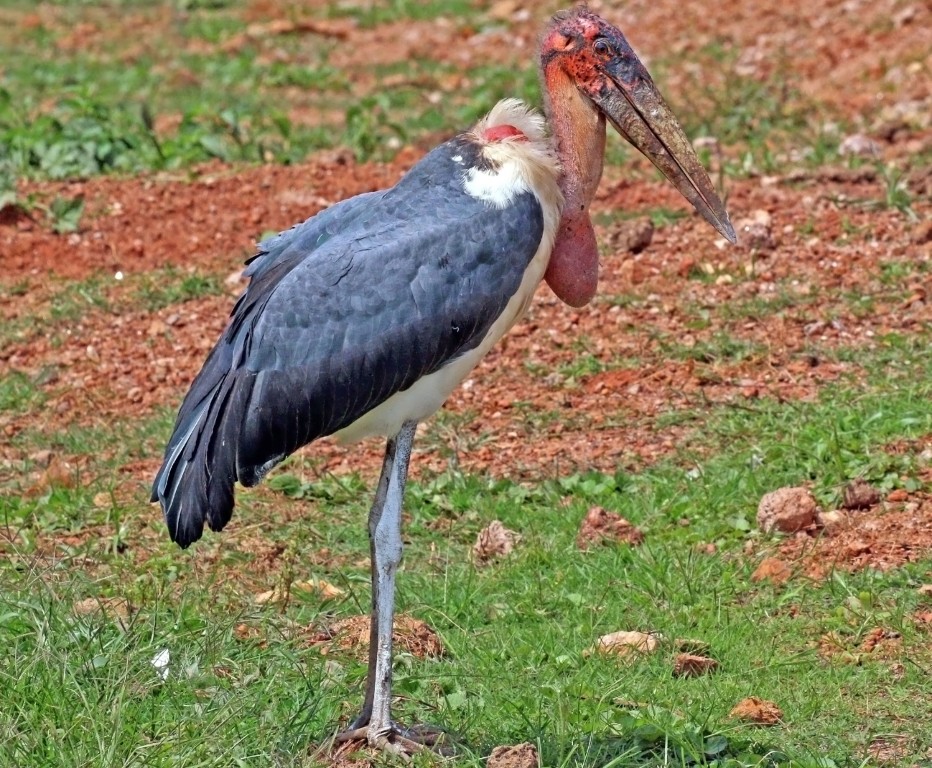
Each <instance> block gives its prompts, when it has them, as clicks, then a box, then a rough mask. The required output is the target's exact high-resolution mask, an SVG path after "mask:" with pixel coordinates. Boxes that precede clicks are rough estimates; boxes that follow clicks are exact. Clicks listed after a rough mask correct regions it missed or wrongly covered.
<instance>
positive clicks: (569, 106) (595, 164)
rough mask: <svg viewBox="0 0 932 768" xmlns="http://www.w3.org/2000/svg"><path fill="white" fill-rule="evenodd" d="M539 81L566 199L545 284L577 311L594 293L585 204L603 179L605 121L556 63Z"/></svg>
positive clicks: (594, 253)
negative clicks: (561, 172)
mask: <svg viewBox="0 0 932 768" xmlns="http://www.w3.org/2000/svg"><path fill="white" fill-rule="evenodd" d="M542 80H543V85H544V93H545V98H546V107H547V115H548V117H549V119H550V125H551V130H552V131H553V137H554V141H555V142H556V146H557V154H558V156H559V158H560V163H561V165H562V167H563V175H562V177H561V179H560V188H561V190H562V192H563V196H564V198H565V200H566V202H565V205H564V207H563V217H562V219H561V221H560V228H559V230H558V231H557V238H556V243H555V244H554V249H553V253H552V255H551V257H550V265H549V266H548V268H547V274H546V280H547V283H548V284H549V285H550V287H551V288H552V289H553V292H554V293H556V294H557V296H559V297H560V298H561V299H562V300H563V301H565V302H566V303H567V304H571V305H572V306H574V307H579V306H582V305H583V304H586V303H588V302H589V300H590V299H591V298H592V296H593V295H594V294H595V290H596V286H597V283H598V276H599V254H598V247H597V245H596V242H595V232H594V230H593V229H592V221H591V219H590V218H589V204H590V203H591V202H592V198H593V197H594V196H595V192H596V189H597V188H598V186H599V180H600V179H601V178H602V159H603V157H604V155H605V117H604V116H603V115H602V113H601V112H599V111H598V110H597V109H596V108H595V107H594V106H593V104H592V102H590V101H589V100H588V99H587V98H586V97H585V96H583V95H582V94H581V93H580V92H579V90H578V89H577V88H576V86H575V84H574V83H573V82H572V80H571V79H570V78H569V76H568V75H567V74H566V73H565V72H564V71H563V69H562V68H561V67H560V65H559V64H558V63H556V61H555V60H551V62H550V63H549V64H546V65H545V66H544V70H543V72H542Z"/></svg>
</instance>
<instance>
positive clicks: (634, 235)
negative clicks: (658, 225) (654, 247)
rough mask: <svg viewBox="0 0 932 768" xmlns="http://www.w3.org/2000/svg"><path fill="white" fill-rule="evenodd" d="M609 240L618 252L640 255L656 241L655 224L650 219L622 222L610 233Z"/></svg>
mask: <svg viewBox="0 0 932 768" xmlns="http://www.w3.org/2000/svg"><path fill="white" fill-rule="evenodd" d="M607 239H608V242H609V245H611V246H612V248H614V249H615V250H616V251H628V252H629V253H640V252H641V251H643V250H644V249H645V248H647V246H649V245H650V243H651V240H653V239H654V223H653V222H652V221H651V220H650V219H648V218H643V219H634V220H632V221H620V222H618V223H617V224H616V225H615V226H614V227H612V229H611V230H610V231H609V233H608V238H607Z"/></svg>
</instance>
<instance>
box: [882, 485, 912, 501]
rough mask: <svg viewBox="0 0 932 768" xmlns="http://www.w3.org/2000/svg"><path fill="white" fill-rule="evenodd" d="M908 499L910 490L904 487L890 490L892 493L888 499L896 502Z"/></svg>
mask: <svg viewBox="0 0 932 768" xmlns="http://www.w3.org/2000/svg"><path fill="white" fill-rule="evenodd" d="M908 500H909V492H908V491H905V490H904V489H902V488H897V489H896V490H895V491H890V493H888V494H887V501H890V502H893V503H894V504H895V503H897V502H900V501H908Z"/></svg>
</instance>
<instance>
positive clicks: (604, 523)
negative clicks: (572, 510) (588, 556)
mask: <svg viewBox="0 0 932 768" xmlns="http://www.w3.org/2000/svg"><path fill="white" fill-rule="evenodd" d="M619 541H620V542H624V543H627V544H633V545H637V544H640V543H641V542H643V541H644V533H643V532H642V531H641V530H640V529H639V528H637V527H635V526H634V525H632V524H631V523H629V522H628V521H627V520H625V519H624V518H623V517H621V515H618V514H615V513H614V512H609V511H608V510H606V509H603V508H602V507H592V508H591V509H590V510H589V512H588V513H587V514H586V517H585V519H584V520H583V521H582V525H580V528H579V535H578V536H577V537H576V546H577V547H578V548H579V549H589V547H590V546H592V545H593V544H603V543H608V542H619Z"/></svg>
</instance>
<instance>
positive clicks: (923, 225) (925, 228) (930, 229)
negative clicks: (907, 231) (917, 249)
mask: <svg viewBox="0 0 932 768" xmlns="http://www.w3.org/2000/svg"><path fill="white" fill-rule="evenodd" d="M910 240H912V241H913V242H914V243H915V244H916V245H925V244H926V243H932V219H927V220H926V221H921V222H919V224H917V225H916V228H915V229H914V230H913V233H912V236H911V237H910Z"/></svg>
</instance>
